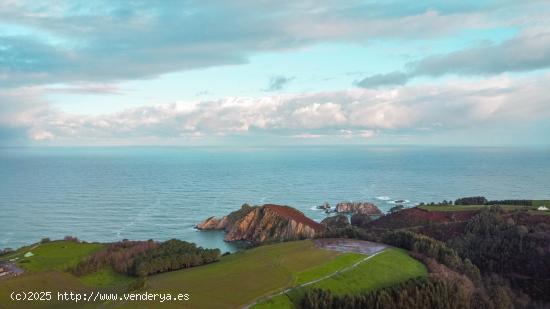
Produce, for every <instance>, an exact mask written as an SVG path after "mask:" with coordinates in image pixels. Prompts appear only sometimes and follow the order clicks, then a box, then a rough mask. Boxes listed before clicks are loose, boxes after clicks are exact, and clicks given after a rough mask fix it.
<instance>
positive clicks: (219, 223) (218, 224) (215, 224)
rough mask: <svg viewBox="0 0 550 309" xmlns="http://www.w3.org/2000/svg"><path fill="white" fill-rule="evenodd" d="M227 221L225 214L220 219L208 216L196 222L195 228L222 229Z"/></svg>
mask: <svg viewBox="0 0 550 309" xmlns="http://www.w3.org/2000/svg"><path fill="white" fill-rule="evenodd" d="M227 222H228V220H227V216H223V217H222V218H221V219H217V218H216V217H210V218H208V219H206V220H204V221H203V222H201V223H199V224H197V226H196V228H197V229H199V230H224V229H225V227H226V226H227Z"/></svg>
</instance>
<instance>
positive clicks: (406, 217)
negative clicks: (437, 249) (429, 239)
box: [369, 207, 479, 228]
mask: <svg viewBox="0 0 550 309" xmlns="http://www.w3.org/2000/svg"><path fill="white" fill-rule="evenodd" d="M478 213H479V210H469V211H428V210H424V209H421V208H416V207H415V208H409V209H404V210H401V211H399V212H397V213H394V214H391V215H389V216H384V217H381V218H380V219H378V220H375V221H372V222H371V223H370V224H369V227H374V228H406V227H415V226H422V225H427V224H433V223H447V222H463V221H467V220H469V219H470V218H472V217H473V216H475V215H476V214H478Z"/></svg>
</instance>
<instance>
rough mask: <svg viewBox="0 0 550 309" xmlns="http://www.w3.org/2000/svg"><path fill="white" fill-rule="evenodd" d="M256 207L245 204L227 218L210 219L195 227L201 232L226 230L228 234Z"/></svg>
mask: <svg viewBox="0 0 550 309" xmlns="http://www.w3.org/2000/svg"><path fill="white" fill-rule="evenodd" d="M253 209H254V207H252V206H250V205H248V204H243V205H242V206H241V209H239V210H236V211H233V212H231V213H230V214H229V215H227V216H223V217H221V218H220V219H218V218H216V217H210V218H208V219H206V220H204V221H203V222H201V223H199V224H197V225H196V226H195V227H196V228H197V229H199V230H225V231H226V232H227V231H229V229H230V228H231V227H232V226H233V225H234V224H235V222H237V221H238V220H239V219H241V218H242V217H243V216H245V215H246V214H247V213H249V212H250V211H252V210H253Z"/></svg>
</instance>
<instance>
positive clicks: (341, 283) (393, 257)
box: [254, 249, 427, 309]
mask: <svg viewBox="0 0 550 309" xmlns="http://www.w3.org/2000/svg"><path fill="white" fill-rule="evenodd" d="M426 275H427V270H426V267H425V266H424V265H423V264H422V263H420V262H418V261H417V260H415V259H413V258H411V257H410V256H409V255H408V253H407V252H406V251H404V250H401V249H386V250H385V251H384V252H382V253H380V254H378V255H376V256H375V257H373V258H372V259H369V260H367V261H365V262H364V263H361V264H359V266H357V267H356V268H353V269H351V270H349V271H346V272H342V273H340V274H337V275H335V276H333V277H330V278H327V279H325V280H322V281H319V282H317V283H315V284H313V285H311V286H307V287H304V288H300V289H296V290H293V291H291V292H289V293H287V295H279V296H277V297H274V298H273V299H270V300H268V301H266V302H264V303H261V304H259V305H257V306H255V307H254V309H258V308H292V304H293V303H299V301H300V300H301V298H302V297H303V294H304V293H305V291H306V289H311V288H321V289H326V290H330V291H332V292H333V293H335V294H353V293H360V292H363V291H370V290H375V289H379V288H383V287H388V286H392V285H395V284H397V283H400V282H404V281H406V280H409V279H412V278H417V277H423V276H426Z"/></svg>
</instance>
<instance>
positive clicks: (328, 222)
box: [321, 214, 349, 229]
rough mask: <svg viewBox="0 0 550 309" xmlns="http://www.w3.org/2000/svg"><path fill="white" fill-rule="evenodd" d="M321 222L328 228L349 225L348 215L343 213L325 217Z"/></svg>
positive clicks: (339, 227)
mask: <svg viewBox="0 0 550 309" xmlns="http://www.w3.org/2000/svg"><path fill="white" fill-rule="evenodd" d="M321 224H322V225H324V226H325V227H327V228H329V229H341V228H346V227H348V226H349V219H348V216H346V215H343V214H338V215H336V216H332V217H327V218H325V219H324V220H323V221H321Z"/></svg>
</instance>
